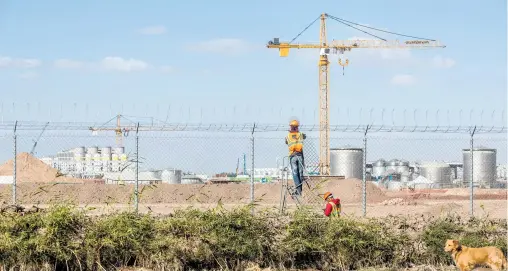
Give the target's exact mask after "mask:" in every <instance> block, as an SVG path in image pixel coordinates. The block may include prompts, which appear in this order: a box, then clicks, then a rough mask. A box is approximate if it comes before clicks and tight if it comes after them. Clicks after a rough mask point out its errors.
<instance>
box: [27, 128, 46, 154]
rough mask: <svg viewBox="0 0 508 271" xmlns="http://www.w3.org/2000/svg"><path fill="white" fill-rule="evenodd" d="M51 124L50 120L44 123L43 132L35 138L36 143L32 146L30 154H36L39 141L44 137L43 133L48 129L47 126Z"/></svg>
mask: <svg viewBox="0 0 508 271" xmlns="http://www.w3.org/2000/svg"><path fill="white" fill-rule="evenodd" d="M48 125H49V122H46V125H44V128H42V131H41V133H40V134H39V136H38V137H37V139H36V140H34V145H33V147H32V150H31V151H30V155H34V154H35V147H37V143H38V142H39V140H40V139H41V137H42V134H43V133H44V131H46V128H47V127H48Z"/></svg>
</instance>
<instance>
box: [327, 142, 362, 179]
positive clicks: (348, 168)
mask: <svg viewBox="0 0 508 271" xmlns="http://www.w3.org/2000/svg"><path fill="white" fill-rule="evenodd" d="M330 175H332V176H344V177H345V178H357V179H362V178H363V149H361V148H336V149H330Z"/></svg>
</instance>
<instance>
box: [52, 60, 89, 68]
mask: <svg viewBox="0 0 508 271" xmlns="http://www.w3.org/2000/svg"><path fill="white" fill-rule="evenodd" d="M53 64H54V65H55V67H57V68H61V69H79V68H83V67H84V66H85V63H83V62H81V61H76V60H71V59H58V60H56V61H55V62H54V63H53Z"/></svg>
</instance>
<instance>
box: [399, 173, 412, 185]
mask: <svg viewBox="0 0 508 271" xmlns="http://www.w3.org/2000/svg"><path fill="white" fill-rule="evenodd" d="M400 181H401V182H403V183H407V182H409V181H411V173H409V171H404V172H402V173H400Z"/></svg>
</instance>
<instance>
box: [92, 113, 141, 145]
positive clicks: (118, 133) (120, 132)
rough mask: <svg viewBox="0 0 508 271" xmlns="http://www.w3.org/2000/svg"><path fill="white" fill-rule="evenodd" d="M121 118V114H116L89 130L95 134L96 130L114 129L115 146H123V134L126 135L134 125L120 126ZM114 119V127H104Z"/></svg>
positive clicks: (133, 128)
mask: <svg viewBox="0 0 508 271" xmlns="http://www.w3.org/2000/svg"><path fill="white" fill-rule="evenodd" d="M122 118H124V116H123V115H121V114H118V115H116V117H114V118H112V119H110V120H109V121H107V122H106V123H104V124H103V125H102V126H100V127H97V128H95V127H90V128H89V130H91V131H92V134H94V135H96V134H97V132H98V131H115V135H116V145H117V147H123V136H124V135H125V136H126V135H127V134H128V133H129V131H131V130H135V126H131V127H123V128H122V126H121V119H122ZM114 119H116V127H115V128H108V127H104V126H105V125H106V124H108V123H110V122H111V121H113V120H114Z"/></svg>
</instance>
